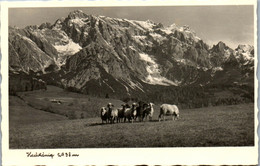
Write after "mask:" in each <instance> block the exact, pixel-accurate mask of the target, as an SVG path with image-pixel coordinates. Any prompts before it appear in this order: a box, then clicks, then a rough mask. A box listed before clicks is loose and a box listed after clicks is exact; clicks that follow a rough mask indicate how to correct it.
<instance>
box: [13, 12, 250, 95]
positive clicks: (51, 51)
mask: <svg viewBox="0 0 260 166" xmlns="http://www.w3.org/2000/svg"><path fill="white" fill-rule="evenodd" d="M9 64H10V68H9V69H10V70H12V71H23V72H27V73H28V72H29V71H30V70H32V71H34V72H38V73H39V74H40V75H43V77H44V78H47V80H46V81H49V80H52V82H57V84H60V85H61V86H63V87H65V88H74V89H77V91H80V92H83V93H88V94H106V93H109V94H115V95H116V94H120V95H131V94H138V93H145V92H147V89H149V88H148V87H151V86H153V87H156V86H168V87H169V86H191V85H192V86H193V85H202V86H203V85H208V84H215V83H218V80H219V76H220V75H221V76H222V77H223V78H225V79H222V81H224V82H222V83H223V84H225V83H227V84H233V83H234V82H235V83H236V84H237V83H238V84H239V83H243V84H245V83H246V84H249V83H252V78H254V77H253V73H254V70H253V69H254V49H253V47H251V46H247V45H240V46H238V48H237V49H235V50H232V49H231V48H229V47H228V46H226V44H225V43H223V42H219V43H218V44H217V45H214V46H213V47H212V48H209V46H208V45H207V44H206V43H205V42H203V40H201V39H200V38H199V37H198V36H196V34H195V32H194V31H193V30H191V29H190V28H189V27H188V26H183V27H177V26H176V25H175V24H172V25H171V26H168V27H164V26H163V25H162V24H160V23H154V22H152V21H149V20H148V21H135V20H127V19H117V18H109V17H104V16H93V15H87V14H85V13H83V12H82V11H74V12H71V13H70V14H69V15H68V16H67V17H66V18H64V19H58V20H57V21H56V22H55V23H54V24H53V25H52V24H50V23H43V24H42V25H40V26H39V27H38V26H29V27H27V28H25V29H17V28H9ZM231 66H233V67H231ZM234 68H236V69H238V70H237V72H238V75H239V76H241V77H240V78H236V77H230V76H229V75H228V73H230V72H229V71H233V69H234Z"/></svg>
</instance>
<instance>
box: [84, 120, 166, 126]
mask: <svg viewBox="0 0 260 166" xmlns="http://www.w3.org/2000/svg"><path fill="white" fill-rule="evenodd" d="M165 121H167V120H165ZM154 122H159V121H158V120H156V119H154V120H149V121H148V120H147V121H135V122H133V123H131V122H128V121H126V122H120V123H117V122H115V123H90V124H85V127H92V126H103V125H115V124H129V125H131V124H145V123H154Z"/></svg>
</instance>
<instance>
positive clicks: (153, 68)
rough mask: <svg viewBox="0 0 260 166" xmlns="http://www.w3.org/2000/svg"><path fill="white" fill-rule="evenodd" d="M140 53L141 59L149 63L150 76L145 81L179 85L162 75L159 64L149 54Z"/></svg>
mask: <svg viewBox="0 0 260 166" xmlns="http://www.w3.org/2000/svg"><path fill="white" fill-rule="evenodd" d="M139 55H140V59H141V60H143V61H145V62H146V65H147V66H146V71H147V72H148V76H147V77H146V78H145V80H143V81H144V82H146V83H148V84H153V85H165V86H169V85H177V83H175V82H173V81H170V80H168V79H167V78H165V77H163V76H161V71H160V69H159V65H158V64H157V63H156V62H155V61H154V60H153V59H152V58H151V57H150V56H149V55H148V54H145V53H140V54H139Z"/></svg>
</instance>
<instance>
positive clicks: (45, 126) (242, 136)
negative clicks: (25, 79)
mask: <svg viewBox="0 0 260 166" xmlns="http://www.w3.org/2000/svg"><path fill="white" fill-rule="evenodd" d="M10 109H11V108H10ZM158 113H159V106H158V105H157V106H156V107H155V114H154V118H153V120H152V121H150V122H135V123H133V124H131V123H119V124H101V119H100V118H99V117H96V118H86V119H76V120H67V119H65V120H59V121H55V120H53V121H45V122H42V123H31V124H29V123H27V124H24V125H20V126H16V127H13V125H12V123H14V122H13V120H12V119H10V124H11V125H10V129H9V131H10V137H9V141H10V148H11V149H26V148H30V149H34V148H37V149H38V148H112V147H113V148H123V147H213V146H214V147H215V146H216V147H219V146H253V145H254V105H253V104H243V105H234V106H218V107H208V108H200V109H187V110H180V117H181V119H179V120H177V121H172V120H170V119H171V118H170V117H167V121H165V122H158ZM52 115H53V114H52Z"/></svg>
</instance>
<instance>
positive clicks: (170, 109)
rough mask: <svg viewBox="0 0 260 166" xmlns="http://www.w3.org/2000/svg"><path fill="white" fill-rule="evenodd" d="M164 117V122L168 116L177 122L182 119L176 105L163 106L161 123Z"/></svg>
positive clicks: (161, 108)
mask: <svg viewBox="0 0 260 166" xmlns="http://www.w3.org/2000/svg"><path fill="white" fill-rule="evenodd" d="M162 115H163V120H164V121H165V116H166V115H171V116H172V120H177V119H179V117H180V112H179V109H178V107H177V106H176V105H170V104H162V105H161V107H160V114H159V121H161V116H162Z"/></svg>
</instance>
